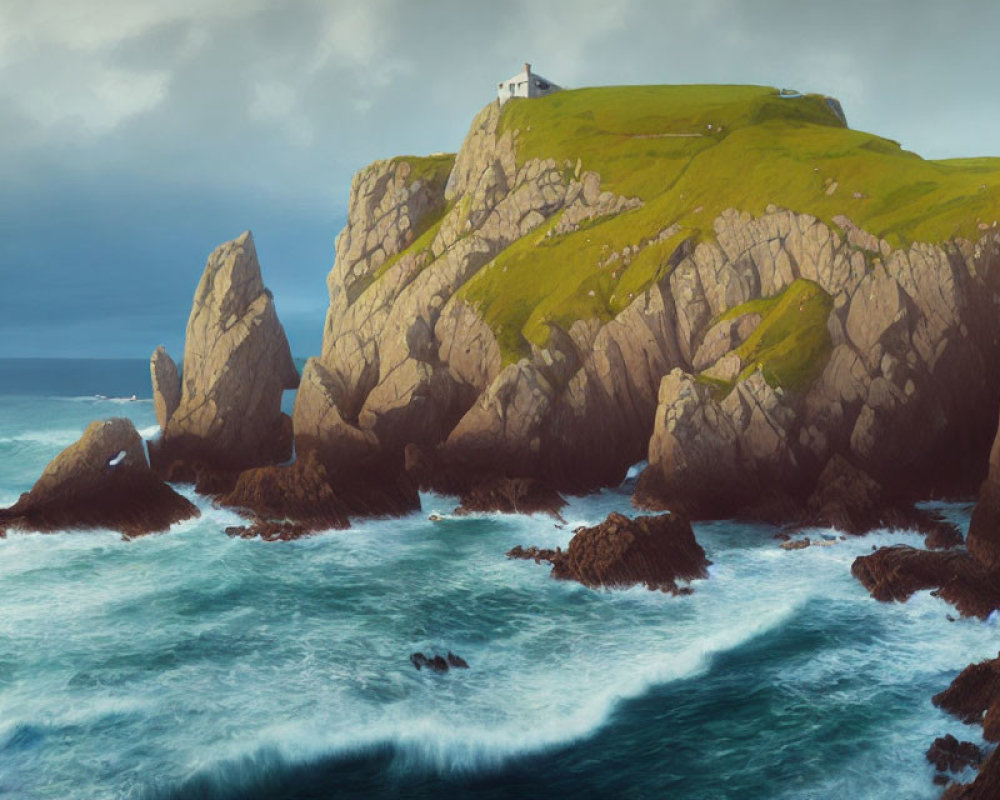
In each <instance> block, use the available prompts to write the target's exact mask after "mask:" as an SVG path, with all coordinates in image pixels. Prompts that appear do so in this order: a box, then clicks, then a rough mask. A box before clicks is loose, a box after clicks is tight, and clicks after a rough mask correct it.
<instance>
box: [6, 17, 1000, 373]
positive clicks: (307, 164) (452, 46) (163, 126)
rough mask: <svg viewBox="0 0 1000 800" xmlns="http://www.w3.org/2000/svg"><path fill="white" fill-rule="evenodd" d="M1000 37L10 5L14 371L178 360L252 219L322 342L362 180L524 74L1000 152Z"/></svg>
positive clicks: (986, 23)
mask: <svg viewBox="0 0 1000 800" xmlns="http://www.w3.org/2000/svg"><path fill="white" fill-rule="evenodd" d="M998 29H1000V7H998V6H997V5H996V4H994V3H993V2H951V3H945V2H895V1H894V2H872V1H871V0H868V2H838V3H828V2H812V3H806V2H793V1H792V0H757V1H754V0H741V1H737V0H699V1H698V2H662V1H658V0H601V1H599V2H598V1H595V0H572V1H571V0H555V1H554V2H544V1H541V2H527V1H526V0H514V1H513V2H506V3H503V4H499V3H493V2H468V1H467V2H457V1H456V2H453V1H452V0H441V2H430V1H423V2H417V1H416V0H408V1H405V2H404V0H368V2H349V3H348V2H336V1H333V0H331V1H329V2H320V1H319V0H315V1H313V2H305V1H301V0H300V1H299V2H294V1H293V2H281V3H277V2H270V3H269V2H262V1H261V0H216V2H212V1H211V0H199V1H197V2H196V0H172V2H169V3H168V2H158V3H151V2H135V1H134V0H133V1H132V2H125V1H124V0H117V1H116V2H108V0H105V2H100V3H98V2H96V0H87V1H86V2H83V1H81V0H49V2H44V0H43V2H37V1H36V2H23V1H22V0H0V131H2V134H0V212H2V218H0V235H2V242H0V279H2V291H0V355H4V354H8V355H9V354H15V353H23V352H28V351H30V352H33V353H36V354H37V353H39V352H51V353H52V354H53V355H58V354H64V353H66V352H68V350H69V349H71V345H72V349H75V350H84V351H85V350H88V348H89V350H90V351H92V352H93V353H94V354H95V355H102V354H108V355H110V354H126V351H127V352H128V353H136V354H143V353H145V352H147V351H148V350H149V349H150V348H151V347H152V346H153V345H155V344H156V343H157V341H159V340H161V339H165V340H167V341H168V343H171V341H170V340H171V339H172V340H173V342H174V343H176V342H177V341H178V340H179V339H180V331H181V330H182V328H183V320H184V318H185V316H186V313H187V306H188V303H189V302H190V297H191V294H192V292H193V289H194V284H195V282H196V280H197V276H198V274H199V273H200V270H201V268H202V266H203V264H204V258H205V256H206V255H207V253H208V251H209V250H210V249H211V248H212V246H214V245H215V244H217V243H218V242H220V241H222V240H224V239H227V238H231V237H232V236H235V235H237V234H238V233H239V232H240V231H241V230H243V229H244V228H248V227H249V228H253V229H254V232H255V234H256V237H257V243H258V249H259V250H260V252H261V256H262V262H263V265H264V269H265V273H266V274H265V278H266V280H267V282H268V283H269V284H270V285H271V286H272V287H273V288H274V290H275V294H276V297H277V300H278V306H279V313H281V314H282V316H283V318H286V319H288V320H291V319H292V317H293V316H294V318H295V319H294V321H290V322H289V323H288V324H289V327H290V328H295V329H296V331H299V332H301V333H295V334H293V346H294V347H296V348H297V352H300V353H303V354H305V353H307V352H309V351H312V350H315V348H316V344H315V342H316V340H317V339H318V336H319V333H318V331H319V327H320V326H321V324H322V322H321V320H322V312H323V307H324V305H325V287H324V284H323V279H324V276H325V273H326V271H327V270H328V269H329V266H330V261H331V260H332V247H333V238H334V234H335V231H336V228H337V227H339V225H340V224H341V223H342V220H343V212H344V208H345V206H346V201H347V193H348V187H349V183H350V177H351V175H352V173H353V172H354V171H355V170H356V169H357V168H358V167H360V166H362V165H363V164H365V163H367V162H369V161H371V160H373V159H375V158H381V157H386V156H389V155H393V154H396V153H426V152H431V151H437V150H453V149H454V148H456V147H457V146H458V144H459V143H460V141H461V138H462V136H463V135H464V133H465V130H466V128H467V126H468V124H469V120H470V119H471V117H472V115H473V114H474V113H475V111H477V110H478V109H479V108H480V107H481V106H482V105H484V104H485V103H486V102H487V101H489V100H490V99H491V98H492V97H493V96H494V87H495V85H496V82H497V81H498V80H500V79H502V78H505V77H507V76H508V75H509V74H512V73H513V72H515V71H516V70H517V69H518V68H519V66H520V63H521V62H522V61H524V60H529V61H532V62H533V63H534V64H535V66H536V67H537V68H538V70H539V71H540V72H542V73H544V74H545V75H547V76H548V77H550V78H552V79H553V80H556V81H558V82H560V83H564V84H566V85H569V86H584V85H592V84H620V83H689V82H715V83H762V84H768V85H778V86H793V87H795V88H799V89H801V90H808V91H821V92H826V93H829V94H833V95H836V96H838V97H839V98H840V99H841V100H842V101H843V103H844V106H845V109H846V111H847V115H848V119H849V121H850V122H851V124H852V126H853V127H856V128H861V129H866V130H872V131H875V132H877V133H880V134H883V135H886V136H889V137H892V138H895V139H898V140H900V141H901V142H902V144H903V145H904V146H905V147H907V148H909V149H912V150H915V151H917V152H919V153H921V154H922V155H925V156H930V157H952V156H969V155H988V154H990V155H1000V140H998V138H997V136H996V133H995V132H996V131H997V130H998V129H1000V104H998V103H997V102H996V89H995V86H994V83H995V76H996V75H998V74H1000V56H998V51H1000V48H996V47H995V46H994V45H993V42H992V38H993V36H994V32H995V31H996V30H998ZM46 316H47V317H48V318H49V321H48V322H47V323H46V324H43V325H39V324H38V319H40V318H44V317H46ZM29 318H34V319H35V324H34V325H31V324H29ZM136 319H143V320H144V322H143V323H142V324H139V323H137V322H136V321H135V320H136ZM113 320H117V323H116V324H117V325H118V330H121V329H122V328H124V327H126V326H127V327H128V329H129V330H133V331H135V335H134V336H131V337H122V336H120V335H115V336H110V335H109V334H108V333H107V331H108V330H109V322H110V321H113ZM178 320H179V323H178ZM63 324H65V325H66V326H70V325H72V326H73V328H72V332H70V328H69V327H66V328H65V331H66V335H65V336H64V335H63V334H61V333H60V330H61V328H60V325H63ZM310 325H315V326H316V334H315V336H313V335H309V333H308V331H309V330H310ZM173 346H174V347H175V348H176V347H177V345H176V344H173Z"/></svg>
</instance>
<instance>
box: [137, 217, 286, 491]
mask: <svg viewBox="0 0 1000 800" xmlns="http://www.w3.org/2000/svg"><path fill="white" fill-rule="evenodd" d="M150 372H151V374H152V378H153V398H154V405H155V408H156V414H157V421H158V422H159V424H160V428H161V430H162V437H161V438H160V439H159V440H158V441H154V442H151V443H150V459H151V462H152V464H153V467H154V468H155V469H157V470H158V471H159V472H160V473H161V474H164V475H169V476H170V477H171V478H172V479H174V480H193V479H194V468H195V467H196V466H197V465H203V466H205V467H209V468H212V469H217V470H230V471H239V470H242V469H247V468H250V467H255V466H260V465H264V464H272V463H275V462H280V461H285V460H287V459H289V458H290V457H291V454H292V429H291V420H289V418H288V417H287V416H286V415H284V414H282V413H281V395H282V392H284V391H285V390H286V389H294V388H295V387H296V386H297V385H298V372H297V370H296V369H295V365H294V363H293V362H292V357H291V353H290V352H289V349H288V341H287V339H286V338H285V332H284V330H283V329H282V327H281V323H280V322H279V321H278V317H277V314H276V313H275V309H274V302H273V300H272V298H271V293H270V292H269V291H268V290H267V289H266V288H265V287H264V283H263V281H262V279H261V274H260V264H259V263H258V261H257V252H256V250H255V248H254V243H253V236H252V235H251V234H250V232H249V231H248V232H246V233H244V234H243V235H242V236H240V237H239V238H238V239H235V240H233V241H231V242H227V243H225V244H223V245H220V246H219V247H218V248H216V250H215V251H214V252H213V253H212V254H211V255H210V256H209V258H208V263H207V264H206V266H205V272H204V274H203V275H202V278H201V282H200V283H199V284H198V289H197V291H196V292H195V297H194V304H193V306H192V308H191V316H190V318H189V319H188V325H187V332H186V338H185V343H184V362H183V381H182V382H181V381H180V380H179V379H178V375H177V368H176V366H175V365H174V363H173V361H172V360H171V359H170V356H169V355H168V354H167V353H166V351H165V350H164V349H163V348H162V347H160V348H157V350H156V352H154V354H153V357H152V359H151V362H150Z"/></svg>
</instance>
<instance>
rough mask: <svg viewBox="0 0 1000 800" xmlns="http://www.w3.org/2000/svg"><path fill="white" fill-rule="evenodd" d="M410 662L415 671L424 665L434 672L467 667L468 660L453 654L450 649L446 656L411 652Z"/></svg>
mask: <svg viewBox="0 0 1000 800" xmlns="http://www.w3.org/2000/svg"><path fill="white" fill-rule="evenodd" d="M410 663H411V664H413V666H414V667H416V668H417V671H420V670H421V669H423V668H424V667H427V668H428V669H430V670H433V671H434V672H447V671H448V670H449V669H468V668H469V662H467V661H466V660H465V659H464V658H462V657H461V656H457V655H455V654H454V653H453V652H451V650H449V651H448V655H447V656H442V655H440V654H438V655H433V656H428V655H425V654H423V653H412V654H411V655H410Z"/></svg>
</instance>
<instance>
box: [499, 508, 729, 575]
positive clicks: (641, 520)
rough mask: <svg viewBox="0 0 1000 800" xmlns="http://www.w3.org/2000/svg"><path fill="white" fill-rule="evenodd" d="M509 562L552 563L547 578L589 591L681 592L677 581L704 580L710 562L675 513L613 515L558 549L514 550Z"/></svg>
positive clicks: (687, 527)
mask: <svg viewBox="0 0 1000 800" xmlns="http://www.w3.org/2000/svg"><path fill="white" fill-rule="evenodd" d="M507 556H508V557H509V558H523V559H531V560H534V561H535V562H536V563H537V562H538V561H540V560H544V561H548V562H549V563H551V564H552V577H553V578H558V579H560V580H574V581H578V582H579V583H582V584H583V585H584V586H589V587H591V588H599V587H609V588H621V587H628V586H634V585H635V584H637V583H641V584H644V585H645V586H647V587H648V588H650V589H661V590H663V591H669V592H681V591H684V590H681V589H679V588H678V584H677V582H678V581H690V580H694V579H695V578H707V577H708V566H709V564H710V563H711V562H709V560H708V559H707V558H706V557H705V551H704V550H703V549H702V548H701V545H699V544H698V542H697V541H696V540H695V538H694V531H692V530H691V525H690V523H688V521H687V520H686V519H684V518H683V517H681V516H679V515H677V514H661V515H659V516H655V517H636V518H635V519H629V518H628V517H625V516H623V515H621V514H616V513H612V514H610V515H609V516H608V518H607V519H606V520H605V521H604V522H602V523H600V524H599V525H595V526H594V527H592V528H580V529H579V530H578V531H577V532H576V534H575V535H574V536H573V538H572V539H571V540H570V543H569V548H568V549H567V550H566V551H565V552H563V551H562V550H554V551H553V550H538V549H537V548H529V549H528V550H525V549H523V548H521V547H516V548H514V549H513V550H511V551H510V552H508V553H507Z"/></svg>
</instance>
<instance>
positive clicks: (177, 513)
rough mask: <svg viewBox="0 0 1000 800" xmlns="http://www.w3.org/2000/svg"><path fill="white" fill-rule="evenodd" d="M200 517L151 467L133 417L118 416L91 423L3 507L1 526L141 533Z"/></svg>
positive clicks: (161, 529) (49, 529)
mask: <svg viewBox="0 0 1000 800" xmlns="http://www.w3.org/2000/svg"><path fill="white" fill-rule="evenodd" d="M197 516H198V509H197V508H195V506H193V505H192V504H191V503H190V502H189V501H188V500H187V499H186V498H184V497H182V496H181V495H179V494H177V492H175V491H174V490H173V489H171V488H170V487H169V486H167V485H166V484H165V483H163V482H162V481H161V480H160V479H159V478H157V477H156V476H155V475H154V474H153V473H152V471H150V469H149V465H148V464H147V462H146V451H145V449H144V448H143V444H142V438H141V437H140V436H139V434H138V432H137V431H136V429H135V426H134V425H133V424H132V422H131V421H130V420H128V419H124V418H116V419H110V420H104V421H97V422H92V423H90V425H88V426H87V429H86V430H85V431H84V432H83V435H82V436H81V437H80V439H79V440H78V441H77V442H75V443H74V444H72V445H70V446H69V447H67V448H66V449H65V450H63V451H62V452H61V453H59V455H57V456H56V457H55V458H54V459H52V461H50V462H49V464H48V466H46V467H45V470H44V471H43V472H42V475H41V477H39V479H38V481H37V482H36V483H35V485H34V486H33V487H32V488H31V491H30V492H27V493H25V494H23V495H21V498H20V499H19V500H18V501H17V503H15V504H14V505H13V506H11V507H10V508H8V509H4V510H0V528H4V527H7V528H12V529H19V530H29V531H41V532H51V531H57V530H66V529H89V528H111V529H113V530H119V531H121V532H122V533H124V534H126V535H128V536H139V535H142V534H146V533H153V532H156V531H163V530H166V529H167V528H169V527H170V526H171V525H172V524H173V523H175V522H179V521H181V520H184V519H188V518H190V517H197Z"/></svg>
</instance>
